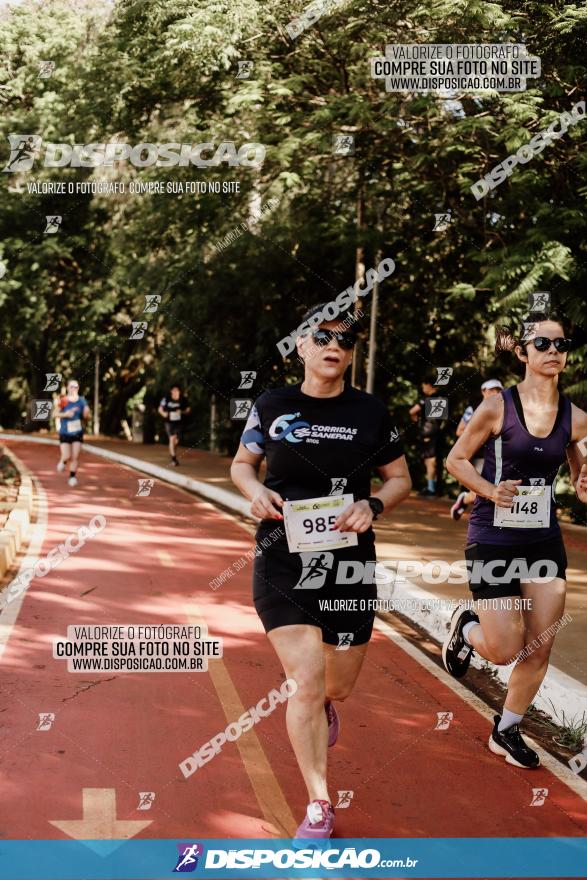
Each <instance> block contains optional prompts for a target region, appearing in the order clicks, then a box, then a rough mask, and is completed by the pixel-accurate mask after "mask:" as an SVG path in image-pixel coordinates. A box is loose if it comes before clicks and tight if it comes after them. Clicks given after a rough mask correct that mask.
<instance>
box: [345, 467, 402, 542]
mask: <svg viewBox="0 0 587 880" xmlns="http://www.w3.org/2000/svg"><path fill="white" fill-rule="evenodd" d="M377 473H378V474H379V476H380V477H381V479H382V480H383V485H382V487H381V489H379V491H378V492H375V493H374V495H373V496H372V497H373V498H379V500H380V501H381V503H382V504H383V509H384V511H385V510H392V509H393V508H394V507H396V506H397V505H398V504H399V503H400V501H403V500H404V498H407V497H408V495H409V494H410V489H411V488H412V480H411V478H410V472H409V470H408V464H407V462H406V457H405V455H402V456H400V458H396V459H395V460H394V461H391V462H390V463H389V464H384V465H382V466H381V467H378V468H377ZM372 522H373V513H372V511H371V508H370V507H369V504H368V502H367V501H366V500H365V499H362V500H361V501H355V503H354V504H351V506H350V507H347V509H346V510H345V512H344V513H342V514H341V515H340V516H339V517H338V519H337V520H336V523H335V525H334V526H333V528H334V529H340V531H341V532H366V531H367V529H368V528H369V526H370V525H371V523H372Z"/></svg>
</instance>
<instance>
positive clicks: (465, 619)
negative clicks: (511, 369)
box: [442, 315, 587, 768]
mask: <svg viewBox="0 0 587 880" xmlns="http://www.w3.org/2000/svg"><path fill="white" fill-rule="evenodd" d="M527 322H528V323H526V324H525V325H523V327H522V329H521V330H520V331H519V332H518V333H517V334H516V333H515V332H512V331H505V330H501V331H500V332H499V333H498V335H497V342H496V351H497V352H500V351H515V355H516V357H517V358H518V360H519V361H521V362H522V363H523V364H524V365H525V375H524V379H523V381H522V382H520V384H519V385H514V386H512V387H511V388H507V389H506V390H505V391H503V393H502V394H498V395H495V396H494V397H491V398H488V399H487V400H484V401H483V403H482V404H481V405H480V406H479V407H478V409H477V410H475V412H474V414H473V416H472V418H471V420H470V422H469V424H468V426H467V429H466V430H465V431H464V432H463V434H462V435H461V436H460V437H459V439H458V440H457V442H456V444H455V445H454V447H453V449H452V450H451V452H450V454H449V456H448V459H447V467H448V469H449V471H450V473H451V474H453V475H454V476H455V477H456V478H457V479H458V480H459V481H460V482H461V483H462V484H463V485H465V486H467V487H468V488H469V489H472V490H473V491H474V492H476V494H477V498H476V499H475V504H474V507H473V510H472V512H471V516H470V518H469V530H468V535H467V547H466V548H465V557H466V559H467V562H468V564H469V566H470V571H469V586H470V589H471V591H472V594H473V600H474V602H475V603H476V604H475V608H476V613H474V612H473V611H471V610H469V609H468V608H466V607H465V606H462V605H460V606H459V607H458V608H457V609H456V610H455V612H454V614H453V616H452V620H451V625H450V629H449V633H448V636H447V638H446V641H445V643H444V645H443V648H442V659H443V662H444V665H445V667H446V669H447V671H448V672H449V673H450V674H451V675H453V676H454V677H455V678H460V677H461V676H463V675H464V674H465V673H466V671H467V669H468V668H469V663H470V661H471V655H472V654H473V652H474V651H476V652H477V653H478V654H479V655H480V656H481V657H484V658H485V659H486V660H489V661H490V662H491V663H495V664H499V665H509V664H510V663H512V662H515V666H514V668H513V671H512V674H511V676H510V678H509V681H508V690H507V696H506V700H505V705H504V708H503V712H502V714H501V715H496V716H495V718H494V727H493V732H492V734H491V736H490V737H489V748H490V749H491V751H492V752H494V753H495V754H497V755H501V756H503V757H505V759H506V761H508V762H509V763H510V764H515V765H516V766H518V767H525V768H533V767H537V766H538V764H539V763H540V761H539V758H538V755H537V754H536V752H535V751H534V750H533V749H531V748H530V747H529V746H528V745H527V743H525V742H524V739H523V738H522V736H521V734H520V730H519V725H520V722H521V721H522V720H523V718H524V715H525V713H526V711H527V709H528V706H529V705H530V704H531V703H532V700H533V699H534V697H535V696H536V694H537V693H538V690H539V688H540V685H541V684H542V681H543V679H544V676H545V675H546V670H547V668H548V663H549V658H550V652H551V650H552V646H553V642H554V638H555V636H556V633H557V631H558V629H560V627H561V626H564V623H561V619H562V615H563V611H564V606H565V594H566V565H567V557H566V552H565V547H564V543H563V539H562V535H561V529H560V525H559V523H558V520H557V516H556V511H555V482H556V477H557V474H558V471H559V468H560V467H561V465H562V464H563V463H564V461H565V458H566V459H567V460H568V462H569V467H570V471H571V482H572V484H573V486H574V488H575V492H576V493H577V498H578V499H579V500H580V501H582V502H583V503H584V504H585V503H587V465H586V464H583V463H582V461H583V456H582V455H581V450H580V448H579V445H578V444H579V441H581V440H583V439H584V438H585V437H586V436H587V413H585V412H583V410H581V409H579V408H578V407H576V406H575V405H574V404H573V403H571V401H570V400H569V398H568V397H565V396H564V395H563V394H562V393H561V392H560V391H559V387H558V377H559V374H560V373H561V372H562V371H563V370H564V368H565V365H566V361H567V352H568V351H569V348H570V345H571V341H570V339H568V338H567V335H566V333H565V329H564V326H563V323H562V322H561V321H559V320H558V319H555V318H552V317H551V318H545V317H544V316H543V315H539V316H532V315H530V316H529V317H528V319H527ZM483 444H485V446H486V453H485V463H484V465H483V471H482V473H481V474H478V473H477V472H476V470H475V468H474V467H473V464H472V459H473V456H474V455H475V454H476V452H477V450H478V449H479V448H480V447H481V446H483ZM520 599H523V600H525V601H524V603H522V602H520V601H519V600H520Z"/></svg>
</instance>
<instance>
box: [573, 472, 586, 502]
mask: <svg viewBox="0 0 587 880" xmlns="http://www.w3.org/2000/svg"><path fill="white" fill-rule="evenodd" d="M575 492H576V493H577V498H578V499H579V501H582V502H583V504H587V464H584V465H582V467H581V470H580V471H579V476H578V477H577V482H576V483H575Z"/></svg>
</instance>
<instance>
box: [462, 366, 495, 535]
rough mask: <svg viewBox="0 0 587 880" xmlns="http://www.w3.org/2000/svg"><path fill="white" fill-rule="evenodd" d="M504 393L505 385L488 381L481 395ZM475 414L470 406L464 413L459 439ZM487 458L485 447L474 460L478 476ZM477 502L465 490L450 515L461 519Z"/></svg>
mask: <svg viewBox="0 0 587 880" xmlns="http://www.w3.org/2000/svg"><path fill="white" fill-rule="evenodd" d="M502 391H503V385H502V384H501V382H500V381H499V379H488V380H487V381H486V382H484V383H483V385H482V386H481V394H482V396H483V399H484V400H485V399H486V398H488V397H492V396H493V395H494V394H501V392H502ZM474 412H475V410H474V408H473V407H472V406H468V407H467V409H466V410H465V411H464V413H463V415H462V418H461V420H460V422H459V423H458V425H457V437H460V436H461V434H462V433H463V431H464V430H465V428H466V427H467V425H468V423H469V422H470V421H471V416H472V415H473V413H474ZM484 457H485V447H482V448H481V449H478V450H477V452H476V454H475V457H474V458H473V462H472V463H473V467H474V468H475V470H476V471H477V473H478V474H480V473H481V471H482V470H483V460H484ZM474 500H475V493H474V492H471V491H470V490H465V491H464V492H461V493H460V494H459V496H458V498H457V500H456V501H455V503H454V504H453V506H452V507H451V509H450V515H451V517H452V518H453V519H460V518H461V517H462V515H463V513H464V512H465V510H466V509H467V507H468V506H469V504H472V503H473V501H474Z"/></svg>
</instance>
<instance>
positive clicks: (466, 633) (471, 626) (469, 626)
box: [463, 620, 479, 648]
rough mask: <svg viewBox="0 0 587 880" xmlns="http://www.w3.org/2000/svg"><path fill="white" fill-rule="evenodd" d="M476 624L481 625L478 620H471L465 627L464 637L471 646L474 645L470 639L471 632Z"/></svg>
mask: <svg viewBox="0 0 587 880" xmlns="http://www.w3.org/2000/svg"><path fill="white" fill-rule="evenodd" d="M474 626H479V624H478V623H477V621H476V620H470V621H469V623H466V624H465V625H464V627H463V638H464V640H465V641H466V643H467V644H468V645H469V647H470V648H472V647H473V645H472V644H471V642H470V641H469V633H470V632H471V630H472V629H473V627H474Z"/></svg>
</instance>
